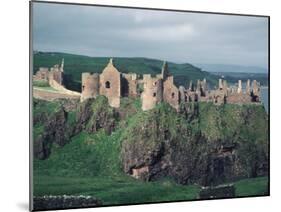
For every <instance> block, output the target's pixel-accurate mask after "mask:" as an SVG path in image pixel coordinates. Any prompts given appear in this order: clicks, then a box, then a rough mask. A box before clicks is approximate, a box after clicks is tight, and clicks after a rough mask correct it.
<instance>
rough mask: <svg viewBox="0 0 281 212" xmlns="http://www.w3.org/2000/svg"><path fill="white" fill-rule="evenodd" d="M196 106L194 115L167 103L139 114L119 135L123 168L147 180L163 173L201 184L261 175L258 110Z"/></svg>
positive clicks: (263, 145)
mask: <svg viewBox="0 0 281 212" xmlns="http://www.w3.org/2000/svg"><path fill="white" fill-rule="evenodd" d="M201 105H202V104H200V106H201ZM200 106H199V115H195V116H193V119H191V120H188V121H187V119H186V118H188V119H190V116H188V117H186V116H185V115H184V113H182V115H179V114H178V113H176V112H175V111H173V110H171V108H170V107H169V106H167V105H163V106H160V107H158V108H156V109H154V110H153V111H149V112H147V113H143V114H141V115H140V117H139V120H138V121H136V122H135V124H133V125H132V126H129V127H128V129H127V130H128V132H127V134H126V135H125V136H124V138H123V139H124V140H123V142H122V153H121V156H122V163H123V169H124V171H125V172H126V173H128V174H130V175H132V176H133V177H135V178H138V179H143V180H147V181H149V180H155V179H159V178H161V177H164V176H165V177H167V176H168V177H172V178H174V179H175V180H176V181H177V182H178V183H181V184H188V183H199V184H201V185H216V184H220V183H224V182H227V181H232V180H235V179H237V178H242V177H255V176H258V175H266V174H267V171H268V170H267V161H268V155H267V142H268V141H267V135H268V129H267V118H266V113H265V111H264V109H263V108H261V107H260V106H247V107H241V106H238V105H236V106H214V105H210V104H206V105H202V108H200ZM193 111H194V112H195V113H197V112H196V110H193ZM191 117H192V116H191ZM227 121H228V122H227ZM230 125H231V129H228V127H229V126H230ZM258 128H259V130H261V131H259V130H258Z"/></svg>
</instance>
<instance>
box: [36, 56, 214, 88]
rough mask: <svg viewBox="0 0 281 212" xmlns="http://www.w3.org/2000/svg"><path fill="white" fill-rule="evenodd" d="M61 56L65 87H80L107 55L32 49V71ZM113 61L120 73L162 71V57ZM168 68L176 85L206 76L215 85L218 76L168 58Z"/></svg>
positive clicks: (102, 67)
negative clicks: (85, 73)
mask: <svg viewBox="0 0 281 212" xmlns="http://www.w3.org/2000/svg"><path fill="white" fill-rule="evenodd" d="M62 58H64V61H65V65H64V71H65V74H66V87H68V88H70V89H73V90H79V89H80V87H81V73H82V72H97V73H101V72H102V70H103V69H104V67H105V66H106V64H107V63H108V60H109V57H89V56H82V55H74V54H66V53H55V52H36V53H34V67H33V70H34V73H35V72H36V71H37V70H38V68H39V67H52V66H53V65H55V64H58V63H60V62H61V60H62ZM114 64H115V66H116V67H117V69H118V70H119V71H121V72H123V73H130V72H131V73H137V74H152V75H156V74H159V73H160V72H161V67H162V64H163V61H161V60H156V59H148V58H125V57H123V58H119V57H117V58H114ZM168 65H169V70H170V73H171V74H172V75H174V79H175V83H176V85H178V86H179V85H184V86H187V85H188V83H189V81H190V80H192V81H194V82H196V81H197V79H203V78H206V79H207V81H208V82H209V85H210V86H214V85H215V84H216V82H217V79H218V76H214V75H212V74H210V73H208V72H205V71H201V69H199V68H197V67H195V66H193V65H191V64H189V63H184V64H177V63H172V62H169V61H168Z"/></svg>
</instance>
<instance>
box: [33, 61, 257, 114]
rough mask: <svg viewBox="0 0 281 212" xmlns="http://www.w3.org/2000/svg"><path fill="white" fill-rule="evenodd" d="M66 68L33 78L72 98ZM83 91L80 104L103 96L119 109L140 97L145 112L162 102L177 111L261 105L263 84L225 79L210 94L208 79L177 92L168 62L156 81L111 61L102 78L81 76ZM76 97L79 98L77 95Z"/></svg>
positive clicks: (39, 72)
mask: <svg viewBox="0 0 281 212" xmlns="http://www.w3.org/2000/svg"><path fill="white" fill-rule="evenodd" d="M63 66H64V61H63V60H62V63H61V65H60V66H59V65H55V66H54V67H52V68H51V69H50V71H49V69H48V68H43V67H41V68H39V70H38V71H37V73H36V74H35V75H34V76H33V78H34V79H35V80H45V81H48V82H49V84H50V86H52V87H54V88H55V89H57V90H61V91H63V92H66V93H68V94H69V95H72V93H71V92H73V91H70V90H67V89H66V88H64V87H63ZM141 87H143V91H140V90H139V89H138V88H141ZM81 90H82V92H81V98H80V100H81V101H84V100H86V99H89V98H96V97H97V96H98V95H104V96H106V97H107V99H108V102H109V105H110V106H112V107H115V108H118V107H120V99H121V97H131V98H135V97H141V102H142V110H150V109H153V108H154V107H155V106H156V105H157V104H158V103H161V102H163V101H164V102H167V103H168V104H170V105H171V106H172V107H173V108H175V109H176V110H177V111H178V110H179V108H180V107H179V106H180V104H184V103H188V102H198V101H200V102H213V103H214V104H217V105H221V104H227V103H229V104H251V103H259V102H260V84H259V83H258V82H257V81H256V80H253V82H252V83H251V82H250V80H248V81H247V83H246V88H245V89H244V90H243V87H242V81H241V80H239V81H238V83H237V85H236V86H231V87H229V86H228V85H227V82H226V80H224V79H219V81H218V86H217V88H215V89H214V90H208V85H207V81H206V79H203V80H197V83H196V84H194V83H193V82H192V81H190V82H189V86H188V88H185V87H184V86H180V87H179V88H178V87H177V86H176V85H175V84H174V78H173V76H172V75H171V74H170V73H169V70H168V64H167V63H166V62H164V63H163V66H162V70H161V73H160V74H157V75H156V76H155V77H153V76H151V75H150V74H144V75H143V76H142V79H141V78H140V77H139V76H138V75H137V74H135V73H128V74H127V73H121V72H119V71H118V70H117V68H116V67H115V66H114V64H113V59H110V60H109V63H108V64H107V66H106V67H105V68H104V70H103V71H102V73H101V74H98V73H88V72H86V73H82V88H81ZM73 94H75V95H76V94H77V92H74V93H73ZM78 94H79V93H78ZM78 94H77V95H78ZM79 95H80V94H79Z"/></svg>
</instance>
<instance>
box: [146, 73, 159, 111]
mask: <svg viewBox="0 0 281 212" xmlns="http://www.w3.org/2000/svg"><path fill="white" fill-rule="evenodd" d="M141 99H142V110H150V109H152V108H154V107H155V106H156V104H158V103H160V102H162V101H163V80H162V79H158V78H151V77H146V78H145V79H144V84H143V92H142V94H141Z"/></svg>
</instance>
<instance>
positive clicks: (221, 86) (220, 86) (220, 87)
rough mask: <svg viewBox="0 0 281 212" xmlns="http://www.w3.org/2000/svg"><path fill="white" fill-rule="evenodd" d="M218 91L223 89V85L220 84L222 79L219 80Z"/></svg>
mask: <svg viewBox="0 0 281 212" xmlns="http://www.w3.org/2000/svg"><path fill="white" fill-rule="evenodd" d="M219 89H220V90H221V89H223V84H222V79H221V78H220V79H219Z"/></svg>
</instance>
